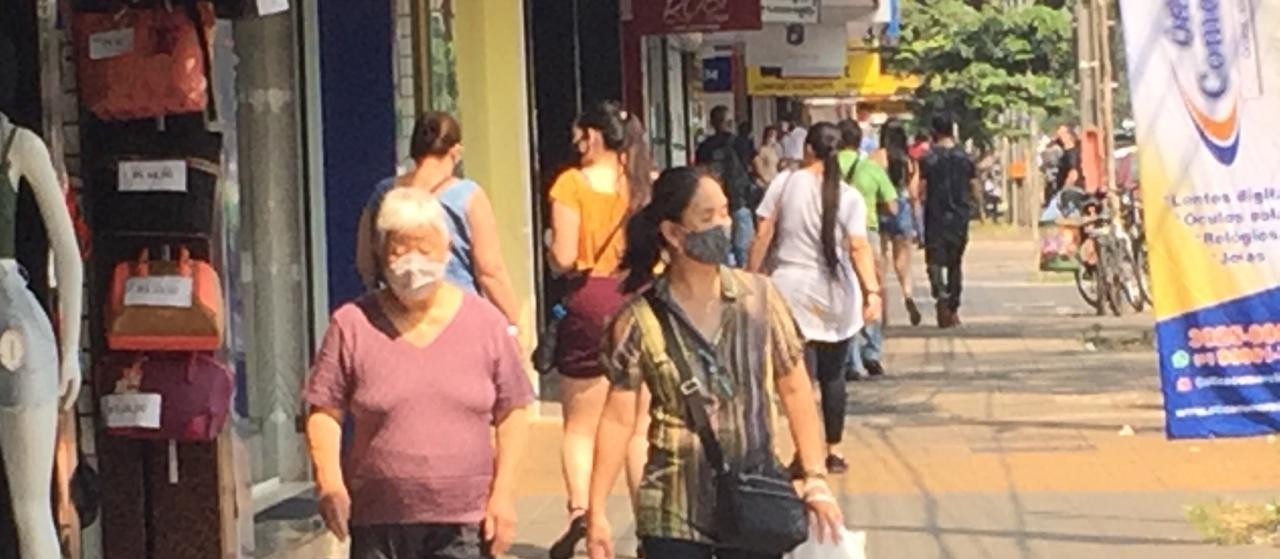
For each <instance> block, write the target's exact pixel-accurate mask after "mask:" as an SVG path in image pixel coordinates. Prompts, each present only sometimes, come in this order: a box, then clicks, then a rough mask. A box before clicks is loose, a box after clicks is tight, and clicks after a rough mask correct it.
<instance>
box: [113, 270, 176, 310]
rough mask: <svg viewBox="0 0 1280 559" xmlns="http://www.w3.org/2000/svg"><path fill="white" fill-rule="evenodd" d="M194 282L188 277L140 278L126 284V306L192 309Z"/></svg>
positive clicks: (127, 281)
mask: <svg viewBox="0 0 1280 559" xmlns="http://www.w3.org/2000/svg"><path fill="white" fill-rule="evenodd" d="M192 287H193V281H192V279H191V278H189V277H186V276H138V277H133V278H129V279H128V280H125V282H124V306H126V307H173V308H178V309H189V308H191V304H192V303H191V301H192V296H191V293H192Z"/></svg>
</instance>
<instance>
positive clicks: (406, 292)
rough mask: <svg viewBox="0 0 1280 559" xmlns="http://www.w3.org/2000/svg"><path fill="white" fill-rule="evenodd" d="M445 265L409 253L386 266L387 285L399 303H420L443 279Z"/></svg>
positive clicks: (423, 255) (420, 255)
mask: <svg viewBox="0 0 1280 559" xmlns="http://www.w3.org/2000/svg"><path fill="white" fill-rule="evenodd" d="M444 271H445V263H444V262H438V261H435V260H432V259H431V258H429V257H427V255H425V254H422V253H421V252H417V251H415V252H410V253H408V254H405V255H403V256H401V257H399V258H397V259H396V260H395V261H394V262H392V263H391V265H390V266H387V285H388V286H390V287H391V292H392V293H394V294H395V296H396V298H397V299H400V302H402V303H405V304H414V303H421V302H422V301H423V300H424V299H426V298H427V297H428V296H430V295H431V292H432V291H433V290H434V289H435V287H436V286H437V285H439V284H440V280H442V279H444Z"/></svg>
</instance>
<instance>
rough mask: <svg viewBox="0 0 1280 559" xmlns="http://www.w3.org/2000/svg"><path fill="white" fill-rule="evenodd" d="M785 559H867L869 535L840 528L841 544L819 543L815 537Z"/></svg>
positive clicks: (811, 537) (812, 536)
mask: <svg viewBox="0 0 1280 559" xmlns="http://www.w3.org/2000/svg"><path fill="white" fill-rule="evenodd" d="M784 559H867V533H866V532H850V531H849V530H848V529H846V528H843V527H841V528H840V543H819V542H818V538H817V536H815V535H812V534H811V535H810V536H809V541H807V542H804V543H802V544H800V547H797V548H795V549H794V550H792V551H791V553H788V554H787V555H786V556H785V557H784Z"/></svg>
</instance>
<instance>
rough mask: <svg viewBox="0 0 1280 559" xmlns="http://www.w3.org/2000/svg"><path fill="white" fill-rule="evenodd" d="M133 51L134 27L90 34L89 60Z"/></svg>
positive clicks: (113, 56) (112, 56)
mask: <svg viewBox="0 0 1280 559" xmlns="http://www.w3.org/2000/svg"><path fill="white" fill-rule="evenodd" d="M130 52H133V28H132V27H130V28H127V29H117V30H115V31H103V32H101V33H94V34H92V35H89V60H102V59H105V58H115V57H117V56H120V55H122V54H128V53H130Z"/></svg>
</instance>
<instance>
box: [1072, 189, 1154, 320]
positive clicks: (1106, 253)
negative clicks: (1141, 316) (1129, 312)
mask: <svg viewBox="0 0 1280 559" xmlns="http://www.w3.org/2000/svg"><path fill="white" fill-rule="evenodd" d="M1082 214H1083V216H1084V217H1083V221H1084V223H1083V226H1082V227H1081V233H1082V235H1083V238H1082V239H1081V242H1080V251H1079V253H1078V258H1079V259H1080V266H1079V267H1077V268H1076V278H1075V279H1076V289H1077V290H1078V291H1079V292H1080V296H1081V297H1082V298H1083V299H1084V300H1085V302H1086V303H1088V304H1089V305H1090V306H1092V307H1093V308H1094V309H1096V310H1097V313H1098V314H1099V315H1102V314H1106V312H1107V311H1108V310H1109V311H1111V313H1112V314H1114V315H1115V316H1120V315H1121V314H1123V313H1124V309H1125V307H1126V306H1128V307H1131V308H1133V310H1134V311H1137V312H1142V310H1143V309H1145V308H1146V303H1147V298H1146V296H1145V295H1144V292H1143V286H1142V280H1141V279H1140V276H1142V274H1141V273H1140V272H1139V270H1140V269H1141V268H1142V267H1143V266H1145V264H1144V263H1140V262H1139V257H1138V256H1137V254H1138V251H1137V245H1135V240H1134V238H1133V237H1132V236H1131V235H1130V232H1129V228H1128V227H1126V226H1125V224H1124V223H1122V222H1119V221H1117V220H1115V219H1113V218H1112V216H1111V213H1110V212H1108V211H1106V209H1105V208H1104V207H1103V203H1102V201H1100V200H1091V201H1090V202H1088V203H1087V204H1086V205H1085V207H1084V208H1083V212H1082ZM1142 258H1143V262H1145V253H1144V254H1143V257H1142Z"/></svg>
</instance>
